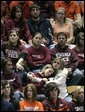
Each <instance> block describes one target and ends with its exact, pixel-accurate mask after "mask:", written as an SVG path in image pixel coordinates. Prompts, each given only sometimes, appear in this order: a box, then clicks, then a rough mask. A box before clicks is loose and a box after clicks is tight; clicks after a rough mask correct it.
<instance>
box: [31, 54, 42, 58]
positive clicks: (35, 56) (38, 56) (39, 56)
mask: <svg viewBox="0 0 85 112" xmlns="http://www.w3.org/2000/svg"><path fill="white" fill-rule="evenodd" d="M32 57H34V58H41V55H32Z"/></svg>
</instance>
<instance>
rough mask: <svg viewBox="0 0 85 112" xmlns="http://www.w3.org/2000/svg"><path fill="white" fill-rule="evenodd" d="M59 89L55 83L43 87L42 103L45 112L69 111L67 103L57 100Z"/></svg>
mask: <svg viewBox="0 0 85 112" xmlns="http://www.w3.org/2000/svg"><path fill="white" fill-rule="evenodd" d="M58 95H59V88H58V87H57V84H56V83H55V82H50V83H48V84H46V85H45V96H46V99H45V100H44V101H43V102H42V104H43V107H44V110H45V111H70V106H69V103H68V102H67V101H66V100H64V99H61V98H58Z"/></svg>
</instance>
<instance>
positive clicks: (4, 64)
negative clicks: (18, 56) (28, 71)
mask: <svg viewBox="0 0 85 112" xmlns="http://www.w3.org/2000/svg"><path fill="white" fill-rule="evenodd" d="M8 61H10V62H12V59H11V58H5V59H4V60H3V63H2V64H1V69H2V71H3V72H4V71H5V66H6V64H7V62H8ZM12 63H13V62H12Z"/></svg>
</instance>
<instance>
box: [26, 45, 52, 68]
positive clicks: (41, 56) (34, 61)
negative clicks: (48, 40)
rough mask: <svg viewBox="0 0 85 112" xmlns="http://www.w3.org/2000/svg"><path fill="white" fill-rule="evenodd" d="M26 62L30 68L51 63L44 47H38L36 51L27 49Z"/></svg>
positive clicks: (48, 53) (48, 52)
mask: <svg viewBox="0 0 85 112" xmlns="http://www.w3.org/2000/svg"><path fill="white" fill-rule="evenodd" d="M27 60H28V64H29V66H30V67H36V65H38V64H48V63H50V61H51V56H50V51H49V49H48V48H47V47H45V46H40V47H39V48H38V49H35V48H34V47H33V46H32V47H30V48H29V49H28V55H27Z"/></svg>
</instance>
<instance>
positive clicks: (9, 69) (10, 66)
mask: <svg viewBox="0 0 85 112" xmlns="http://www.w3.org/2000/svg"><path fill="white" fill-rule="evenodd" d="M12 69H13V63H12V62H11V61H7V63H6V65H5V72H7V73H11V72H12Z"/></svg>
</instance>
